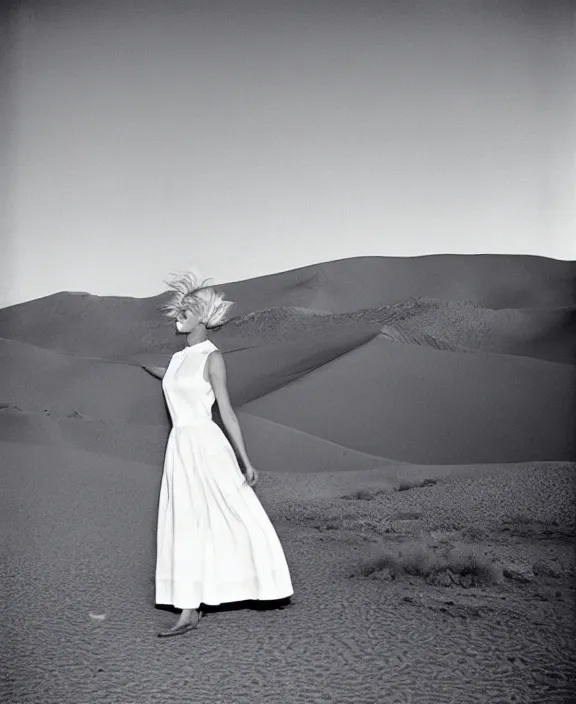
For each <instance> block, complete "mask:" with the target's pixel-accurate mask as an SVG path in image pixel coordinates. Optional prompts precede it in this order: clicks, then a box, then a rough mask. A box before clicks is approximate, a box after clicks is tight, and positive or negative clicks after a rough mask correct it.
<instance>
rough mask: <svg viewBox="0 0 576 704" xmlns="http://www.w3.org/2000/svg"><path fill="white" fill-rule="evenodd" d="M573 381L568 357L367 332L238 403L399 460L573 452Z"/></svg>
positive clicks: (568, 455) (507, 458) (549, 456)
mask: <svg viewBox="0 0 576 704" xmlns="http://www.w3.org/2000/svg"><path fill="white" fill-rule="evenodd" d="M575 383H576V368H574V367H573V366H569V365H564V364H555V363H552V362H543V361H540V360H533V359H527V358H524V357H513V356H507V355H492V354H482V355H472V354H458V353H455V352H442V351H436V350H432V349H427V348H423V347H420V346H415V345H403V344H397V343H395V342H391V341H389V340H385V339H381V338H377V339H374V340H372V341H371V342H369V343H367V344H365V345H363V346H362V347H359V348H358V349H356V350H354V351H353V352H350V353H349V354H347V355H346V356H344V357H341V358H340V359H338V360H335V361H334V362H332V363H330V364H327V365H325V366H324V367H322V368H321V369H318V370H317V371H315V372H314V373H312V374H309V375H307V376H306V377H305V378H302V379H300V380H298V381H295V382H294V383H292V384H290V385H289V386H286V387H284V388H282V389H278V390H277V391H274V392H272V393H270V394H268V395H267V396H263V397H260V398H259V399H257V400H255V401H252V402H250V403H248V404H246V405H245V406H244V410H245V411H246V412H247V413H251V414H253V415H257V416H262V417H264V418H269V419H270V420H273V421H276V422H278V423H282V424H284V425H289V426H291V427H294V428H298V429H299V430H303V431H305V432H307V433H310V434H313V435H317V436H319V437H323V438H325V439H327V440H332V441H335V442H339V443H341V444H343V445H346V446H347V447H351V448H354V449H356V450H358V451H360V452H367V453H369V454H375V455H381V456H386V457H393V458H395V459H401V460H405V461H409V462H417V463H429V464H444V463H455V464H461V463H468V462H513V461H515V462H520V461H525V460H529V459H541V460H554V459H558V460H560V459H573V458H574V457H575V449H576V448H575V445H574V435H573V420H574V418H575V417H576V408H575V403H576V399H575V397H574V392H573V391H574V385H575Z"/></svg>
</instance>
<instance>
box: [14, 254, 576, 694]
mask: <svg viewBox="0 0 576 704" xmlns="http://www.w3.org/2000/svg"><path fill="white" fill-rule="evenodd" d="M219 288H221V289H222V290H224V291H225V292H226V294H227V297H228V298H229V299H231V300H233V301H235V302H236V306H235V308H234V309H233V311H232V313H233V315H234V317H233V318H232V319H231V320H230V321H229V322H228V323H227V324H226V325H224V326H223V327H222V328H220V329H219V330H217V331H211V332H210V333H209V337H210V339H211V340H212V341H213V342H214V343H215V344H216V345H217V346H218V347H220V349H221V350H222V351H223V352H224V353H225V360H226V365H227V369H228V377H229V387H230V392H231V398H232V402H233V404H234V405H235V408H236V410H237V414H238V418H239V420H240V423H241V426H242V429H243V433H244V437H245V440H246V445H247V449H248V453H249V455H250V456H251V458H252V461H253V463H254V465H255V466H256V467H258V468H259V470H260V475H261V478H260V482H259V483H258V485H257V487H256V492H257V494H258V496H259V498H260V500H261V502H262V504H263V505H264V507H265V508H266V510H267V511H268V514H269V516H270V518H271V520H272V522H273V523H274V525H275V527H276V530H277V532H278V535H279V537H280V540H281V542H282V544H283V547H284V550H285V553H286V557H287V560H288V563H289V566H290V570H291V573H292V579H293V583H294V589H295V594H294V596H293V597H292V599H291V601H290V603H289V604H277V603H276V604H258V603H242V604H234V605H225V606H222V607H213V608H209V609H207V613H206V615H205V616H204V618H202V620H201V623H200V627H199V629H198V630H197V631H193V632H191V633H188V634H186V635H184V636H180V637H178V638H171V639H166V640H163V639H158V638H157V637H156V633H157V632H158V631H159V630H164V629H165V628H167V627H170V626H172V625H173V623H174V622H175V620H176V615H177V611H176V610H171V609H169V608H167V607H157V606H156V605H155V603H154V566H155V538H156V515H157V514H156V511H157V501H158V492H159V486H160V479H161V474H162V461H163V454H164V447H165V443H166V439H167V437H168V432H169V429H170V426H169V418H168V415H167V411H166V408H165V405H164V401H163V398H162V392H161V387H160V382H159V381H158V380H156V379H153V378H152V377H150V376H149V375H148V374H147V373H146V372H145V371H143V370H142V369H141V368H140V366H139V365H140V363H142V362H150V363H158V364H166V363H167V362H168V360H169V358H170V356H171V354H173V353H174V352H175V351H177V350H178V349H180V348H181V347H182V346H183V345H184V342H185V341H184V338H183V337H180V336H178V335H176V334H175V331H174V328H173V327H172V325H171V324H170V322H169V321H167V320H165V319H163V318H162V314H161V312H160V310H159V305H160V304H161V303H162V302H163V301H164V299H165V294H161V295H159V296H155V297H151V298H145V299H138V298H128V297H120V296H118V297H107V296H96V295H91V294H89V293H82V292H80V293H73V292H61V293H57V294H54V295H51V296H47V297H45V298H40V299H37V300H33V301H29V302H26V303H23V304H19V305H16V306H11V307H9V308H5V309H2V310H0V370H1V371H0V457H1V460H0V463H1V465H0V466H1V472H0V496H2V512H1V521H2V524H1V536H2V538H1V543H0V545H1V549H2V593H3V595H4V600H3V617H2V621H1V623H2V631H1V638H0V643H1V645H0V648H1V655H2V671H3V672H2V677H1V679H0V688H1V689H0V701H1V702H6V703H10V704H17V703H20V702H22V703H26V704H27V703H28V702H30V703H32V702H42V703H43V704H44V703H46V704H52V703H54V704H56V703H58V704H62V703H68V702H70V703H74V704H80V703H83V702H86V703H90V704H92V703H99V702H102V704H104V703H106V704H108V703H118V704H130V703H134V704H136V703H138V704H147V703H153V702H154V703H155V702H158V703H160V702H183V703H184V702H186V703H190V702H193V703H198V704H212V703H214V704H216V703H221V704H244V703H246V704H248V703H249V704H260V703H263V704H264V703H266V704H276V703H278V704H281V703H283V702H286V703H288V704H292V703H293V704H301V703H302V704H308V703H310V702H342V703H344V702H355V703H360V704H364V703H365V704H372V703H374V704H376V703H378V704H380V703H383V704H388V703H390V704H395V703H396V702H398V703H400V702H406V703H408V702H410V703H414V704H429V703H430V704H432V703H438V704H440V703H442V704H443V703H446V704H448V703H449V702H458V703H462V704H466V703H468V702H469V703H470V704H474V703H476V702H493V703H494V704H497V703H498V704H504V703H508V702H517V703H519V704H528V703H531V702H557V703H560V702H568V701H573V700H574V698H575V697H576V684H575V681H576V680H575V675H576V647H575V646H574V640H575V639H574V636H575V635H576V633H575V629H574V606H575V599H574V596H575V595H574V587H575V581H574V576H575V567H576V565H575V553H574V548H573V546H574V537H575V528H576V526H575V510H574V508H575V501H574V499H575V498H576V497H575V495H574V489H575V485H574V472H575V469H576V432H575V429H576V423H575V420H576V394H575V393H574V390H575V388H576V386H575V382H576V334H575V333H576V262H564V261H556V260H552V259H546V258H542V257H530V256H512V255H511V256H504V255H469V256H465V255H434V256H426V257H414V258H400V257H397V258H387V257H364V258H358V259H350V260H340V261H335V262H326V263H324V264H321V265H320V264H319V265H313V266H310V267H305V268H302V269H297V270H293V271H287V272H282V273H279V274H272V275H269V276H263V277H259V278H257V279H251V280H248V281H240V282H231V283H229V284H224V285H222V286H221V287H219ZM215 411H217V409H215ZM215 418H216V419H217V420H218V415H217V413H215Z"/></svg>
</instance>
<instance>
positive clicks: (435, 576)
mask: <svg viewBox="0 0 576 704" xmlns="http://www.w3.org/2000/svg"><path fill="white" fill-rule="evenodd" d="M359 574H360V575H361V576H363V577H376V578H378V577H383V578H386V579H388V578H390V579H396V578H397V577H399V576H401V575H409V576H415V577H420V578H423V579H425V580H426V581H428V582H431V583H434V584H439V585H442V586H451V585H452V584H455V585H457V586H462V587H470V586H474V585H477V584H496V583H498V582H500V581H501V578H502V570H501V568H500V567H499V566H497V565H495V564H494V563H493V562H491V561H490V560H489V559H488V558H487V557H486V556H484V555H479V554H478V553H477V552H476V551H474V550H471V549H469V548H452V549H450V550H449V551H448V552H446V553H444V554H438V553H436V552H435V551H434V550H433V549H432V548H431V547H430V546H429V545H426V544H418V543H417V544H414V543H412V544H410V545H403V546H402V547H401V548H400V549H399V550H398V552H397V553H393V552H392V551H390V550H385V551H384V552H383V553H382V554H380V555H379V556H378V557H376V558H375V559H373V560H371V561H370V562H369V563H367V564H366V565H364V566H363V567H362V568H361V569H360V572H359Z"/></svg>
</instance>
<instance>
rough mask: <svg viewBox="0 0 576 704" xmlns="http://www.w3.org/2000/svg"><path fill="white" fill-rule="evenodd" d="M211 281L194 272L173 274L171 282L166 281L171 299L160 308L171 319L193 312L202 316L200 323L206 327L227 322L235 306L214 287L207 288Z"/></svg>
mask: <svg viewBox="0 0 576 704" xmlns="http://www.w3.org/2000/svg"><path fill="white" fill-rule="evenodd" d="M209 280H210V279H203V280H201V279H200V277H199V276H198V274H197V273H196V272H194V271H186V272H182V273H180V274H178V273H171V274H170V279H169V281H164V283H165V284H168V286H169V288H170V289H171V290H172V291H173V294H172V297H171V299H170V300H169V301H168V302H167V303H164V304H162V305H161V306H160V308H161V310H162V311H163V312H164V314H165V315H166V316H167V317H169V318H177V317H178V316H179V315H182V314H185V313H186V312H188V311H192V312H193V313H195V314H196V315H199V316H200V322H201V323H204V325H206V327H216V326H218V325H222V324H223V323H224V322H225V321H226V317H227V315H226V314H227V313H228V311H229V310H230V308H231V307H232V306H233V305H234V304H233V303H232V301H226V300H225V299H224V293H223V292H220V293H217V292H216V291H215V290H214V289H213V288H212V286H207V285H206V284H207V282H208V281H209Z"/></svg>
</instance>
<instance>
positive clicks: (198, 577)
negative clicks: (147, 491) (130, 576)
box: [155, 419, 293, 609]
mask: <svg viewBox="0 0 576 704" xmlns="http://www.w3.org/2000/svg"><path fill="white" fill-rule="evenodd" d="M156 537H157V540H156V545H157V552H156V577H155V580H156V603H157V604H171V605H173V606H175V607H176V608H180V609H196V608H198V607H199V606H200V604H206V605H218V604H224V603H229V602H235V601H244V600H247V599H250V600H252V599H258V600H276V599H284V598H286V597H289V596H291V595H292V594H293V588H292V582H291V578H290V572H289V568H288V564H287V562H286V558H285V555H284V551H283V549H282V545H281V544H280V540H279V539H278V536H277V534H276V531H275V530H274V527H273V525H272V523H271V522H270V519H269V518H268V515H267V514H266V512H265V510H264V508H263V506H262V504H261V503H260V501H259V499H258V497H257V496H256V494H255V492H254V490H253V489H252V487H250V486H248V485H247V484H246V483H245V481H244V475H243V474H242V471H241V470H240V467H239V466H238V462H237V460H236V455H235V454H234V450H233V449H232V446H231V445H230V443H229V441H228V439H227V437H226V436H225V435H224V433H223V432H222V430H221V429H220V427H219V426H218V425H217V424H216V423H215V422H214V421H212V420H211V419H206V420H202V421H200V422H198V423H193V424H189V425H186V426H182V427H173V428H172V430H171V431H170V435H169V437H168V442H167V446H166V455H165V459H164V470H163V474H162V481H161V485H160V496H159V500H158V526H157V536H156Z"/></svg>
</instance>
